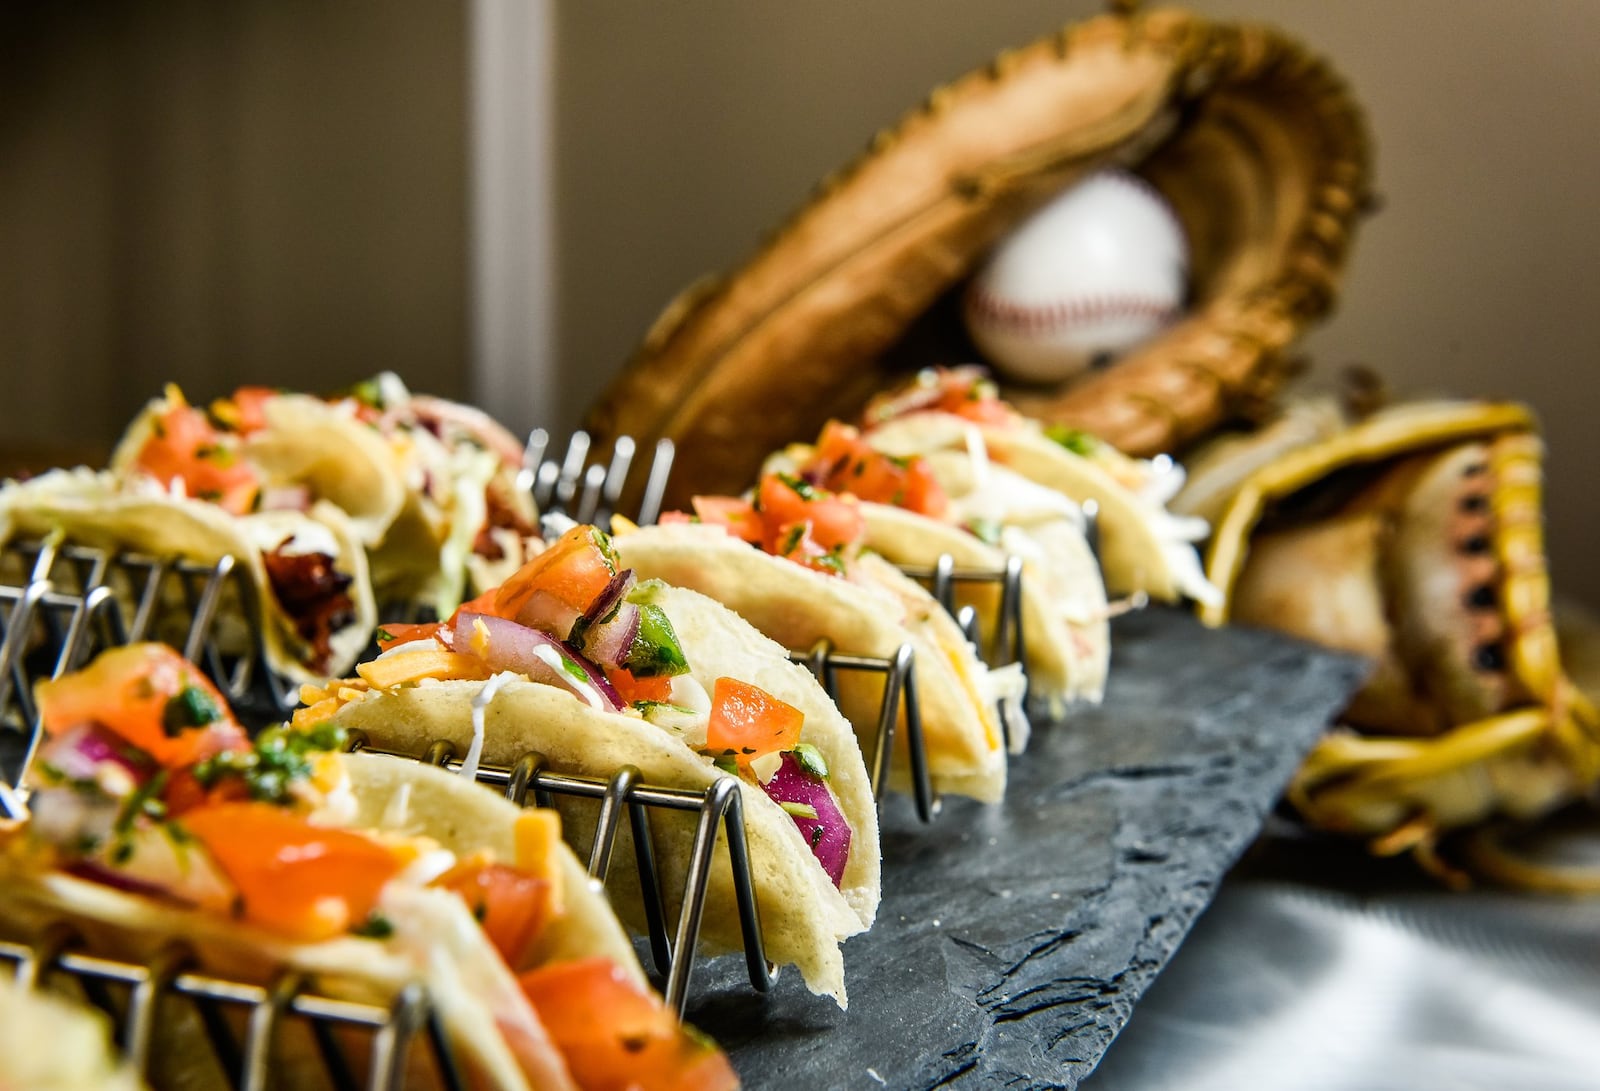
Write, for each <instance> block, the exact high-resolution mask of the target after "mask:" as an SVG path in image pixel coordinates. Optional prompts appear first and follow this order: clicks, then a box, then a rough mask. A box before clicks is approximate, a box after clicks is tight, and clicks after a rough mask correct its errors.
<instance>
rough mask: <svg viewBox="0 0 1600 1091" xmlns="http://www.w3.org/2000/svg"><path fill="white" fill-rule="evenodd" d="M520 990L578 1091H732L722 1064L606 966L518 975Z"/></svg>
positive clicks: (728, 1069)
mask: <svg viewBox="0 0 1600 1091" xmlns="http://www.w3.org/2000/svg"><path fill="white" fill-rule="evenodd" d="M518 980H519V981H520V982H521V983H522V991H523V992H524V993H526V994H527V997H528V1000H529V1001H530V1002H531V1003H532V1004H533V1006H534V1009H535V1010H536V1011H537V1012H538V1013H539V1021H540V1022H541V1023H543V1024H544V1027H545V1030H546V1031H548V1032H549V1034H550V1039H551V1041H552V1042H554V1043H555V1046H556V1048H557V1049H559V1050H560V1051H561V1054H562V1057H563V1059H565V1060H566V1062H567V1068H568V1069H569V1070H570V1071H571V1073H572V1078H573V1079H574V1080H575V1081H576V1082H577V1084H578V1086H579V1087H580V1088H582V1089H583V1091H628V1089H637V1091H731V1089H732V1088H736V1087H738V1086H739V1077H738V1076H737V1075H735V1074H734V1071H733V1067H732V1066H731V1065H730V1064H729V1063H728V1058H727V1057H726V1056H724V1055H723V1053H722V1051H721V1050H720V1049H718V1048H717V1047H716V1046H715V1045H714V1044H713V1043H712V1042H710V1041H709V1040H707V1039H705V1038H703V1037H701V1036H699V1035H698V1034H695V1033H693V1032H691V1031H690V1030H688V1029H687V1028H686V1027H684V1026H683V1025H682V1024H680V1023H679V1022H678V1021H677V1019H675V1018H674V1017H673V1015H672V1013H671V1012H670V1011H668V1010H667V1007H666V1005H664V1004H663V1003H662V1002H661V1001H660V1000H658V999H657V998H656V997H655V996H653V995H651V994H650V993H648V992H646V991H645V990H644V989H643V988H641V987H640V986H638V985H636V984H635V983H634V982H632V981H630V980H629V979H628V977H627V976H626V975H625V974H624V973H623V972H622V970H621V969H620V968H618V967H617V965H616V964H615V963H613V962H611V961H610V960H609V959H604V958H585V959H577V960H575V961H572V962H560V963H556V964H555V965H553V966H543V967H540V968H539V969H537V970H531V971H529V972H528V973H525V974H523V975H522V976H521V977H520V978H518Z"/></svg>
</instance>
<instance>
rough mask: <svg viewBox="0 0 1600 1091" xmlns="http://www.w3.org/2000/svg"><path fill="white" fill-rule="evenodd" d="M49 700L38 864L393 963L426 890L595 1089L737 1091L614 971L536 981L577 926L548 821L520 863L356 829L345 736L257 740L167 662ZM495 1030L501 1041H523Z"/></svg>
mask: <svg viewBox="0 0 1600 1091" xmlns="http://www.w3.org/2000/svg"><path fill="white" fill-rule="evenodd" d="M38 698H39V708H40V714H41V717H42V721H43V725H44V731H45V740H44V743H43V745H42V747H41V749H40V751H39V754H38V756H37V758H36V760H35V762H34V764H33V766H32V768H31V770H30V785H31V787H32V795H31V798H30V810H31V820H30V822H29V823H28V825H27V827H26V831H25V832H26V836H27V838H28V842H29V851H32V852H35V853H38V854H39V855H40V857H41V858H42V859H41V861H40V862H41V863H42V864H43V865H44V866H46V867H55V868H59V869H61V870H64V871H66V872H68V873H70V874H72V875H75V876H77V877H79V878H81V879H86V880H89V881H91V882H97V883H103V884H105V885H107V886H111V887H115V888H116V889H118V890H122V891H125V892H128V893H131V894H134V895H137V896H141V897H147V898H150V899H152V900H154V901H157V902H161V903H164V904H167V905H172V906H177V907H185V908H191V909H195V910H199V911H202V912H206V913H212V914H216V915H217V916H220V917H228V918H231V919H235V920H239V921H241V922H243V923H245V924H248V925H252V926H254V927H257V928H260V929H262V930H264V931H267V932H270V933H272V934H274V935H277V936H280V937H282V938H284V939H287V940H291V941H296V942H302V943H320V942H325V941H329V940H335V939H339V938H341V937H360V938H365V939H368V940H371V941H373V942H378V943H384V944H386V945H388V946H389V947H390V949H391V950H395V951H399V952H405V951H409V950H412V949H413V948H418V949H421V948H425V947H426V946H427V945H429V944H430V943H432V942H435V936H434V935H432V930H431V929H430V928H429V927H428V926H427V925H426V921H425V920H423V919H420V918H422V917H425V916H426V914H422V913H419V919H417V920H413V919H411V916H410V915H409V913H408V912H407V909H408V907H420V906H423V905H425V901H426V898H428V897H429V896H430V895H426V894H423V895H418V894H417V893H416V892H418V891H438V892H444V893H446V894H449V895H453V896H455V897H458V898H460V899H461V901H463V902H464V903H465V904H466V906H467V907H468V908H469V909H470V910H471V914H472V917H473V918H474V919H475V920H477V921H478V922H479V924H480V925H481V927H482V929H483V933H484V935H485V938H487V939H488V941H489V943H490V944H491V945H492V947H493V948H494V950H495V951H496V952H498V954H499V957H500V958H501V959H502V960H503V961H504V963H505V965H506V967H507V968H509V969H510V970H511V971H513V972H516V971H519V970H523V971H524V972H523V973H522V976H521V977H520V978H519V984H520V986H521V993H522V996H523V997H524V998H525V1000H526V1002H527V1003H528V1004H529V1005H531V1007H532V1008H533V1009H534V1010H535V1011H536V1012H537V1013H538V1017H539V1020H540V1021H541V1022H542V1023H543V1024H544V1026H545V1029H546V1031H547V1032H548V1034H549V1036H550V1038H551V1039H552V1041H553V1042H554V1044H555V1045H556V1047H557V1048H558V1049H559V1050H561V1051H562V1053H563V1054H564V1060H565V1061H566V1064H567V1066H568V1068H569V1069H570V1071H571V1074H572V1076H573V1078H574V1079H575V1080H576V1082H577V1084H578V1086H580V1087H581V1088H584V1089H585V1091H601V1089H611V1088H624V1087H637V1088H642V1089H659V1091H678V1089H691V1088H693V1089H726V1088H732V1087H735V1086H737V1083H738V1080H737V1077H736V1076H735V1075H734V1073H733V1070H732V1068H731V1067H730V1066H729V1065H728V1062H727V1059H726V1057H724V1056H723V1055H722V1053H721V1052H720V1051H719V1050H717V1048H716V1047H715V1045H713V1044H711V1043H710V1042H709V1041H707V1040H706V1039H704V1038H703V1037H701V1036H700V1035H698V1034H696V1033H695V1032H693V1031H692V1030H691V1029H690V1028H686V1027H684V1026H682V1025H680V1024H679V1023H678V1021H677V1019H676V1018H675V1017H674V1016H673V1014H672V1013H671V1012H670V1011H668V1010H667V1009H666V1007H665V1006H664V1005H663V1004H662V1003H661V1001H660V1000H659V999H658V998H657V997H656V996H654V995H653V994H652V993H650V992H648V991H647V990H645V989H643V988H641V987H640V986H639V985H637V984H635V983H634V982H633V981H632V980H631V979H630V978H629V977H628V976H627V975H626V974H624V973H623V972H622V971H621V969H620V968H619V967H617V966H616V965H615V964H614V963H612V962H610V961H609V960H607V959H604V958H585V959H578V960H573V961H568V962H560V963H555V964H550V965H545V966H538V967H535V968H531V969H527V968H526V967H527V966H528V963H529V962H530V960H531V954H532V952H533V950H534V947H535V944H536V942H537V940H538V938H539V936H540V934H541V933H542V931H543V930H544V929H545V928H546V927H547V926H548V925H549V923H550V922H551V921H553V920H555V919H557V918H559V917H560V916H561V915H562V914H563V913H564V912H566V905H565V899H564V891H563V886H562V873H561V871H560V870H559V869H558V868H557V867H556V866H555V853H556V852H557V851H558V849H557V847H556V846H557V842H558V841H559V838H560V817H559V815H557V814H556V813H555V812H553V811H547V810H541V809H530V810H524V811H522V812H521V814H520V815H519V816H518V818H517V820H516V821H517V828H516V830H515V836H514V838H513V843H514V844H515V846H516V848H515V858H514V859H511V860H497V859H495V858H494V856H493V855H492V854H490V853H488V852H479V853H474V854H471V855H467V856H457V855H456V854H454V853H452V852H450V851H448V850H446V849H444V848H442V847H441V846H440V845H439V844H438V843H437V842H435V841H433V840H431V839H429V838H426V837H421V836H411V835H406V834H401V833H396V832H393V831H391V830H382V831H380V830H369V829H361V828H356V827H354V826H353V825H352V822H353V820H354V816H355V814H356V800H355V797H354V794H353V792H352V789H351V786H350V781H349V775H348V773H347V772H346V771H345V769H344V766H343V759H342V758H341V756H340V755H339V751H340V750H342V749H343V747H344V743H345V739H344V732H343V731H342V730H341V729H339V728H337V727H334V726H331V725H326V724H319V725H313V726H311V727H309V728H306V729H294V728H288V727H281V728H274V729H270V730H268V731H266V732H263V733H262V734H261V735H260V736H258V737H257V738H256V739H255V740H254V741H251V740H250V739H249V738H248V737H247V736H246V734H245V732H244V731H243V729H242V728H240V726H239V725H238V723H237V722H236V721H235V720H234V718H233V716H232V714H231V713H230V712H229V710H228V707H227V704H226V703H225V702H224V701H223V699H222V697H221V695H220V694H219V693H218V692H217V691H216V689H215V688H214V687H213V686H212V685H211V684H210V682H209V681H208V680H207V679H206V678H205V677H204V675H202V674H201V673H200V672H199V671H198V670H197V669H196V668H195V667H194V666H193V665H192V664H190V663H189V662H187V661H186V660H184V659H183V658H182V657H181V656H179V655H178V654H177V653H176V652H174V651H173V650H172V649H170V648H168V647H166V646H164V645H158V644H136V645H130V646H128V647H124V648H119V649H116V650H113V651H109V652H106V653H104V654H102V655H101V656H100V657H99V658H97V659H96V660H95V661H94V662H93V663H92V664H91V665H90V666H89V667H88V668H87V669H85V670H83V671H80V672H78V673H76V674H71V675H67V676H64V677H62V678H60V679H58V680H56V681H52V682H46V683H42V684H41V685H40V686H39V687H38ZM386 824H387V823H386ZM397 824H398V823H397ZM435 897H436V896H435ZM419 899H420V900H419ZM434 904H437V903H434ZM497 1023H498V1024H499V1025H501V1026H502V1028H503V1029H504V1030H505V1031H506V1033H507V1034H508V1037H509V1036H510V1035H511V1034H512V1033H513V1031H514V1029H515V1026H514V1024H515V1020H502V1019H500V1018H499V1017H498V1016H497Z"/></svg>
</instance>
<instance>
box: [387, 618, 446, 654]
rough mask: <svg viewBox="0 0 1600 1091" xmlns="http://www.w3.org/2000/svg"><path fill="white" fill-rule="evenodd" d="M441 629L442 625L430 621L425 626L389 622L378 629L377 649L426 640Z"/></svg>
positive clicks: (441, 623)
mask: <svg viewBox="0 0 1600 1091" xmlns="http://www.w3.org/2000/svg"><path fill="white" fill-rule="evenodd" d="M442 628H444V623H443V622H439V621H430V622H428V623H427V624H425V625H413V624H411V623H410V622H389V623H388V624H386V625H381V626H379V627H378V647H380V648H392V647H394V646H395V645H397V644H409V643H410V642H411V641H413V640H427V639H428V638H430V637H432V636H433V635H434V634H435V633H437V632H438V631H439V630H440V629H442Z"/></svg>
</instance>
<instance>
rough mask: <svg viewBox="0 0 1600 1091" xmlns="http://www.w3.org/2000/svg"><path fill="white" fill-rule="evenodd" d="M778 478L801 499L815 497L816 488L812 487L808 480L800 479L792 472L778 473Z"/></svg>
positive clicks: (812, 498) (809, 499)
mask: <svg viewBox="0 0 1600 1091" xmlns="http://www.w3.org/2000/svg"><path fill="white" fill-rule="evenodd" d="M778 480H779V481H782V482H783V483H784V484H785V485H787V486H789V487H790V488H791V489H793V490H794V492H795V495H796V496H798V497H800V499H802V500H806V501H811V500H815V499H816V498H817V490H816V489H814V488H812V487H811V485H810V484H809V483H808V482H806V481H802V480H801V479H800V478H798V477H795V476H794V475H793V474H785V473H780V474H779V475H778Z"/></svg>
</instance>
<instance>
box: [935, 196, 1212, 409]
mask: <svg viewBox="0 0 1600 1091" xmlns="http://www.w3.org/2000/svg"><path fill="white" fill-rule="evenodd" d="M1188 271H1189V246H1188V241H1187V240H1186V239H1185V237H1184V233H1183V227H1182V225H1180V224H1179V223H1178V218H1177V216H1176V215H1174V214H1173V211H1172V208H1171V207H1170V206H1169V205H1168V204H1167V202H1166V201H1165V200H1164V199H1163V198H1162V197H1161V195H1160V194H1158V193H1157V192H1156V191H1155V190H1154V189H1152V188H1151V187H1150V185H1149V184H1148V183H1146V182H1145V181H1144V180H1142V179H1140V178H1138V177H1136V176H1134V175H1131V174H1128V173H1126V172H1123V171H1112V170H1107V171H1099V172H1097V173H1095V174H1091V175H1089V176H1088V177H1087V178H1085V179H1083V180H1082V181H1081V182H1079V183H1078V184H1077V185H1075V186H1073V187H1072V188H1071V189H1068V190H1067V191H1066V192H1064V193H1062V194H1061V195H1060V196H1059V197H1057V198H1055V199H1054V200H1053V201H1051V202H1050V203H1049V204H1048V205H1046V206H1045V207H1044V208H1042V209H1040V210H1039V211H1038V212H1036V213H1034V215H1033V216H1032V217H1030V218H1029V219H1028V220H1026V221H1024V223H1023V224H1022V226H1020V227H1018V228H1017V229H1016V230H1015V231H1014V232H1013V233H1012V234H1011V235H1010V236H1009V237H1007V238H1006V239H1005V240H1004V241H1003V242H1001V244H1000V245H999V246H998V247H997V248H996V249H995V251H994V253H993V254H992V255H991V256H990V258H989V260H988V262H987V264H985V265H984V267H983V269H982V270H980V271H979V273H978V275H977V276H976V277H975V278H974V279H973V281H972V284H971V285H970V286H969V287H968V289H967V294H966V301H965V307H964V311H965V316H966V322H967V331H968V332H969V333H970V334H971V336H972V340H973V342H974V343H975V344H976V345H977V346H978V348H979V350H980V351H982V352H983V354H984V355H985V356H986V357H987V358H988V360H989V362H990V363H992V364H993V365H994V366H995V368H996V369H997V370H998V371H1000V372H1001V373H1002V374H1004V375H1006V376H1008V377H1009V378H1012V379H1016V380H1018V381H1021V382H1035V383H1047V382H1059V381H1061V380H1063V379H1068V378H1071V377H1072V376H1074V375H1076V374H1078V373H1079V372H1082V371H1084V370H1087V369H1088V368H1089V367H1091V366H1100V365H1102V364H1103V363H1105V362H1108V361H1109V360H1110V359H1114V358H1115V357H1116V356H1118V355H1121V354H1122V353H1124V352H1126V351H1127V350H1128V349H1130V348H1133V347H1134V346H1135V345H1137V344H1139V342H1141V341H1144V340H1145V339H1146V338H1148V337H1150V336H1151V335H1152V334H1155V333H1157V332H1159V331H1160V330H1161V329H1162V328H1163V327H1165V326H1166V325H1167V324H1168V323H1170V322H1171V321H1172V320H1173V318H1174V317H1175V316H1176V315H1177V314H1178V312H1179V310H1180V309H1181V308H1182V306H1183V296H1184V289H1185V285H1186V282H1187V280H1188Z"/></svg>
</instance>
